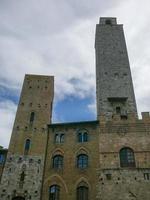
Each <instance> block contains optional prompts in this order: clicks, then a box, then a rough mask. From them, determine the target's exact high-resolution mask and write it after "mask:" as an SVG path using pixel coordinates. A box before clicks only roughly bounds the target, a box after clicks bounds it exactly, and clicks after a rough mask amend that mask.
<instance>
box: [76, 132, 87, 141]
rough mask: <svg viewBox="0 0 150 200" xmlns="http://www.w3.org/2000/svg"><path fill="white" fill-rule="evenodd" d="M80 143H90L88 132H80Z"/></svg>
mask: <svg viewBox="0 0 150 200" xmlns="http://www.w3.org/2000/svg"><path fill="white" fill-rule="evenodd" d="M77 136H78V142H87V141H88V133H87V131H86V130H80V131H79V132H78V135H77Z"/></svg>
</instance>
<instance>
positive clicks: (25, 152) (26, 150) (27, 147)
mask: <svg viewBox="0 0 150 200" xmlns="http://www.w3.org/2000/svg"><path fill="white" fill-rule="evenodd" d="M30 143H31V142H30V140H29V139H27V140H26V142H25V149H24V154H25V155H27V154H28V153H29V150H30Z"/></svg>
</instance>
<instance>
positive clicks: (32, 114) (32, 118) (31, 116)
mask: <svg viewBox="0 0 150 200" xmlns="http://www.w3.org/2000/svg"><path fill="white" fill-rule="evenodd" d="M34 117H35V113H34V112H31V115H30V123H33V121H34Z"/></svg>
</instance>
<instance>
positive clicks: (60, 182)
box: [43, 174, 68, 193]
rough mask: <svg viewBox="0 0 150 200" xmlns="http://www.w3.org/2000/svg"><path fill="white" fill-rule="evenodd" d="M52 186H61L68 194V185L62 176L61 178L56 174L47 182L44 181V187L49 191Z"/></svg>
mask: <svg viewBox="0 0 150 200" xmlns="http://www.w3.org/2000/svg"><path fill="white" fill-rule="evenodd" d="M50 185H59V186H60V187H62V188H63V190H64V191H65V192H66V193H68V188H67V185H66V183H65V181H64V180H63V178H62V177H61V176H59V175H58V174H54V175H52V176H50V177H48V178H47V179H46V180H45V181H44V187H43V188H46V190H47V189H48V186H50ZM45 192H46V191H45Z"/></svg>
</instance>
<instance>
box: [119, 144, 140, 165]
mask: <svg viewBox="0 0 150 200" xmlns="http://www.w3.org/2000/svg"><path fill="white" fill-rule="evenodd" d="M119 158H120V167H121V168H124V167H127V168H135V167H136V162H135V155H134V150H133V149H132V148H130V147H123V148H121V149H120V151H119Z"/></svg>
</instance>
